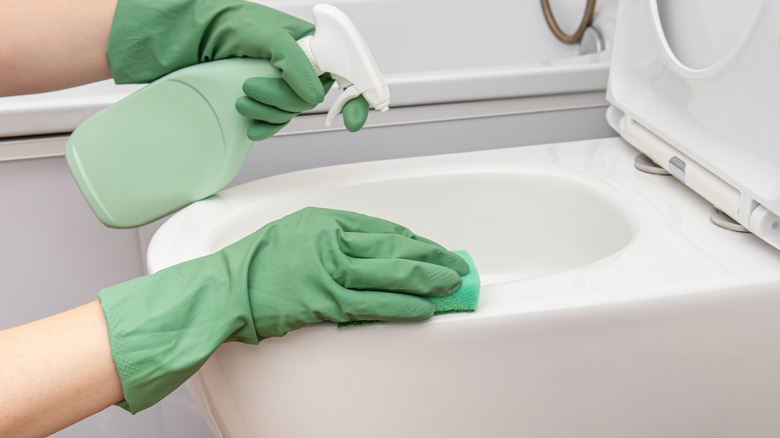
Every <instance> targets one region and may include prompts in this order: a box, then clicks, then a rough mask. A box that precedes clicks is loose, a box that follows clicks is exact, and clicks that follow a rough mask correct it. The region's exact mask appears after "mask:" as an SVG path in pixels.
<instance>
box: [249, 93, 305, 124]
mask: <svg viewBox="0 0 780 438" xmlns="http://www.w3.org/2000/svg"><path fill="white" fill-rule="evenodd" d="M236 110H237V111H238V112H239V113H240V114H241V115H242V116H244V117H248V118H250V119H253V120H258V121H261V122H266V123H271V124H274V125H280V124H283V123H287V122H289V121H290V120H292V119H293V117H295V116H297V115H298V114H299V113H297V112H288V111H284V110H281V109H279V108H276V107H274V106H271V105H266V104H264V103H262V102H257V101H255V100H253V99H250V98H249V97H246V96H243V97H239V98H238V100H236Z"/></svg>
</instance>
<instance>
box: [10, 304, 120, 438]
mask: <svg viewBox="0 0 780 438" xmlns="http://www.w3.org/2000/svg"><path fill="white" fill-rule="evenodd" d="M123 397H124V396H123V394H122V386H121V383H120V381H119V377H118V375H117V372H116V367H115V366H114V361H113V359H112V357H111V346H110V344H109V341H108V334H107V330H106V322H105V318H104V316H103V310H102V308H101V306H100V303H99V302H98V301H93V302H91V303H89V304H86V305H83V306H81V307H77V308H75V309H72V310H69V311H67V312H64V313H60V314H58V315H54V316H51V317H49V318H46V319H42V320H39V321H36V322H32V323H30V324H26V325H23V326H19V327H15V328H11V329H8V330H4V331H0V437H5V436H14V437H16V436H44V435H49V434H51V433H53V432H55V431H57V430H60V429H62V428H64V427H67V426H68V425H70V424H73V423H75V422H77V421H79V420H81V419H83V418H86V417H88V416H90V415H92V414H94V413H96V412H99V411H101V410H103V409H105V408H106V407H108V406H111V405H112V404H114V403H117V402H119V401H121V400H122V399H123Z"/></svg>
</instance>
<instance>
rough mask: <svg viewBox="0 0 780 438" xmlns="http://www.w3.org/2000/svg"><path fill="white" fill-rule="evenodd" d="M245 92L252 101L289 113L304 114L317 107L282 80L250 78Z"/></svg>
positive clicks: (245, 86) (246, 83) (244, 88)
mask: <svg viewBox="0 0 780 438" xmlns="http://www.w3.org/2000/svg"><path fill="white" fill-rule="evenodd" d="M243 90H244V93H245V94H246V95H247V96H248V98H249V100H250V101H254V102H256V103H259V104H262V105H265V106H270V107H274V108H277V109H279V110H281V111H286V112H288V113H296V114H297V113H302V112H304V111H307V110H310V109H312V108H314V107H315V106H316V105H315V104H312V103H309V102H307V101H306V100H304V99H303V98H301V97H300V96H299V95H298V94H297V93H296V92H295V91H294V90H293V89H292V88H291V87H290V85H289V84H287V82H285V81H284V79H282V78H263V77H254V78H249V79H247V80H246V81H244V85H243ZM239 100H240V99H239ZM236 106H237V107H238V103H236ZM239 111H240V110H239ZM242 114H243V113H242ZM244 115H246V114H244ZM247 117H251V116H248V115H247Z"/></svg>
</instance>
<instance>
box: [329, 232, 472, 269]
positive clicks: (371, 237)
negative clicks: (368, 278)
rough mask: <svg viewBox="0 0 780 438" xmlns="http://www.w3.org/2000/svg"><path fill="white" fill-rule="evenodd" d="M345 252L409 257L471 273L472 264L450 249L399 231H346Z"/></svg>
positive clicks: (368, 256)
mask: <svg viewBox="0 0 780 438" xmlns="http://www.w3.org/2000/svg"><path fill="white" fill-rule="evenodd" d="M340 245H341V251H342V252H343V253H344V254H346V255H348V256H350V257H353V258H359V259H368V258H377V259H405V260H416V261H419V262H425V263H432V264H436V265H440V266H444V267H447V268H450V269H452V270H453V271H455V272H457V273H458V275H459V276H461V277H462V276H464V275H466V274H468V273H469V265H468V263H466V261H465V260H463V258H462V257H460V256H459V255H457V254H455V253H453V252H450V251H448V250H447V249H446V248H444V247H442V246H440V245H438V244H436V243H429V242H425V241H421V240H415V239H411V238H409V237H405V236H399V235H397V234H377V233H351V232H346V233H343V234H342V238H341V242H340Z"/></svg>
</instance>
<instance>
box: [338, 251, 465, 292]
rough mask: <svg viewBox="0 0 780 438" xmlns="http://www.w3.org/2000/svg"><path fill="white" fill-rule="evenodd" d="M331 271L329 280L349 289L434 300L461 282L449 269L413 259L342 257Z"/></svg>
mask: <svg viewBox="0 0 780 438" xmlns="http://www.w3.org/2000/svg"><path fill="white" fill-rule="evenodd" d="M331 269H332V270H333V272H331V277H332V278H333V279H334V280H336V282H337V283H339V284H340V285H341V286H343V287H344V288H346V289H352V290H363V291H370V290H373V291H385V292H399V293H406V294H412V295H421V296H434V297H438V296H443V295H449V294H451V293H452V292H454V291H455V290H456V289H457V288H458V287H459V286H460V283H461V279H460V275H458V273H457V272H455V271H454V270H452V269H450V268H446V267H444V266H440V265H437V264H433V263H425V262H418V261H414V260H404V259H357V258H349V257H344V260H340V261H338V262H337V263H336V264H335V265H334V266H333V268H331Z"/></svg>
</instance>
